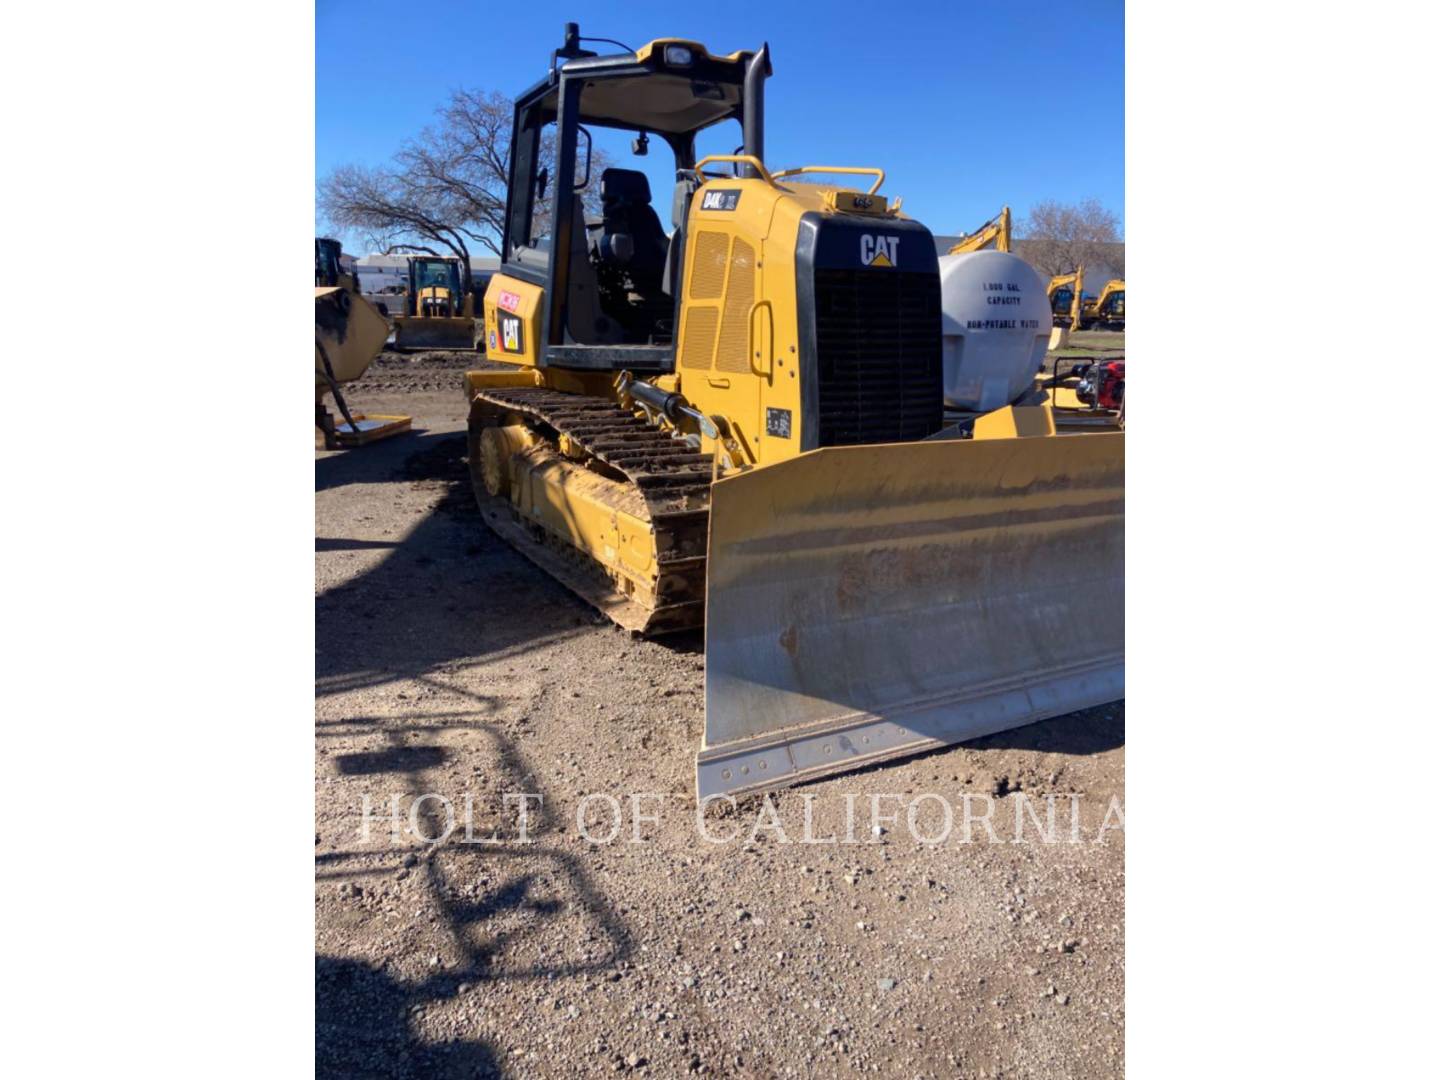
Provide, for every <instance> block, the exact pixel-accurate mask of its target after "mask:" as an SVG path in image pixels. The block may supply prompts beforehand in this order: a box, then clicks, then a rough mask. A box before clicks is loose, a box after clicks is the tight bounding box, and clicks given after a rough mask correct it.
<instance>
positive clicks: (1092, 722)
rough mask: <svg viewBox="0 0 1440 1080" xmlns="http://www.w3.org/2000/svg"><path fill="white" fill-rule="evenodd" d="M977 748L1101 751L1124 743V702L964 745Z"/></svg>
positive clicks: (1056, 718)
mask: <svg viewBox="0 0 1440 1080" xmlns="http://www.w3.org/2000/svg"><path fill="white" fill-rule="evenodd" d="M965 745H966V746H969V747H973V748H974V749H976V750H1036V751H1039V752H1041V753H1045V754H1074V755H1077V756H1081V755H1087V754H1101V753H1104V752H1105V751H1106V750H1114V749H1117V748H1118V747H1121V746H1124V745H1125V702H1123V701H1116V702H1112V703H1110V704H1109V705H1099V706H1097V707H1095V708H1093V709H1082V710H1080V711H1079V712H1073V713H1066V714H1065V715H1064V716H1057V717H1055V719H1053V720H1042V721H1040V722H1039V723H1038V724H1026V725H1025V726H1024V727H1022V728H1014V729H1013V730H1011V731H1001V732H997V733H996V734H994V735H987V736H985V738H983V739H976V740H975V741H974V742H969V743H966V744H965Z"/></svg>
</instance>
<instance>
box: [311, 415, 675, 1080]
mask: <svg viewBox="0 0 1440 1080" xmlns="http://www.w3.org/2000/svg"><path fill="white" fill-rule="evenodd" d="M372 451H376V452H374V453H372ZM464 457H465V436H464V435H463V434H454V433H452V434H445V435H434V434H419V433H417V434H412V435H410V436H402V437H400V438H397V439H395V440H391V441H390V442H389V443H388V444H382V443H377V444H374V445H372V446H370V447H365V448H362V449H361V450H358V451H353V452H351V453H349V454H344V455H334V456H331V457H328V458H322V459H320V460H318V461H317V464H316V488H317V490H321V489H323V488H325V487H334V486H338V485H341V484H365V483H381V482H388V483H396V482H400V483H405V482H408V483H410V484H411V485H413V487H414V489H415V490H418V491H421V492H423V493H424V494H425V495H426V496H427V498H425V499H424V500H423V503H424V505H423V506H417V507H416V515H415V520H414V524H413V527H412V528H411V529H410V530H409V531H408V532H407V533H406V534H405V535H404V536H403V537H402V538H401V539H399V540H398V541H397V542H396V543H395V544H394V546H393V547H392V548H391V549H390V551H389V552H388V553H387V554H384V555H383V557H382V560H381V561H380V562H379V563H378V564H377V565H375V566H374V567H372V568H370V569H369V570H367V571H365V572H364V573H362V574H360V575H358V576H356V577H354V578H352V579H350V580H348V581H346V582H345V583H344V584H342V585H340V586H337V587H336V588H333V589H330V590H327V591H326V592H325V593H323V594H321V595H320V596H318V597H317V598H316V602H315V629H316V660H315V675H316V696H317V697H323V696H325V695H328V694H335V693H342V692H347V691H352V690H356V689H361V688H368V687H377V686H382V685H384V684H386V683H390V682H395V681H398V680H408V681H413V682H415V683H419V684H420V688H421V692H422V693H423V694H425V695H427V696H431V695H433V696H434V697H436V698H440V699H442V700H443V699H455V698H459V699H461V701H460V702H457V703H456V704H457V706H458V707H453V708H449V709H446V710H445V711H440V712H432V711H429V710H425V711H422V712H420V713H417V714H415V715H413V716H405V715H383V714H382V715H354V716H348V717H346V718H345V719H343V720H330V721H326V722H323V723H321V724H319V725H318V726H317V732H318V733H319V734H320V736H321V737H322V738H325V737H328V736H336V737H345V738H349V737H353V736H354V735H356V734H361V733H365V734H369V735H373V736H374V737H376V738H377V739H378V740H380V741H381V742H382V747H381V748H380V749H378V750H370V751H366V752H352V753H346V754H340V755H336V757H335V758H334V759H333V763H334V767H335V769H336V772H337V773H339V774H340V775H345V776H372V775H384V776H386V778H387V781H386V782H387V784H388V785H390V786H389V787H388V789H387V790H388V791H391V792H393V791H403V792H405V794H406V805H410V804H411V801H412V800H414V799H416V798H417V797H418V796H419V795H421V794H423V793H426V792H428V791H431V790H433V788H432V783H431V782H432V780H433V776H430V775H427V771H428V770H432V769H437V768H443V767H445V766H447V765H448V764H449V761H448V754H449V751H447V750H446V749H445V748H444V747H442V746H440V745H434V744H432V743H431V742H430V741H429V740H426V741H425V742H422V743H421V744H419V745H415V744H413V743H408V742H407V740H408V739H410V738H412V737H414V736H417V735H419V736H420V737H421V738H423V737H424V736H423V732H424V731H429V732H432V733H433V732H435V731H437V730H441V729H451V730H454V729H461V730H463V731H464V732H466V733H468V736H481V737H483V742H482V743H479V744H476V746H475V750H474V751H473V752H474V753H476V754H479V755H483V760H484V761H485V763H486V774H487V775H486V784H485V786H486V788H488V789H489V790H491V791H495V792H505V791H509V792H535V793H537V794H540V795H542V797H543V796H545V793H544V792H543V791H542V790H539V788H538V784H537V782H536V780H535V775H534V770H533V768H532V766H531V764H530V763H529V762H528V761H527V760H526V757H525V754H524V752H523V751H522V749H521V748H520V746H519V745H517V744H516V742H515V741H513V740H512V739H510V738H509V737H508V736H507V735H506V733H505V732H504V731H502V730H501V729H500V727H499V726H498V725H496V724H494V723H492V722H490V719H489V718H490V717H491V716H492V715H493V714H494V713H495V712H496V711H497V710H498V709H499V708H500V707H501V705H502V699H501V698H499V697H496V696H493V695H490V694H487V693H481V692H478V691H477V690H475V689H473V688H472V687H471V686H469V685H467V681H466V680H465V678H464V676H463V669H464V668H465V667H466V666H467V664H468V663H469V662H471V661H473V660H474V659H476V658H482V657H483V658H484V659H486V660H487V661H492V662H493V661H495V660H496V659H504V660H511V659H516V660H517V661H518V662H520V663H524V662H525V656H526V654H527V653H529V652H531V651H533V650H535V649H537V648H542V647H545V646H547V645H550V644H553V643H555V642H557V641H563V640H565V639H567V638H569V637H573V636H575V635H577V634H580V633H587V632H590V630H591V628H592V627H593V626H595V625H597V624H599V623H603V622H604V620H603V618H602V617H601V616H599V615H598V614H597V613H595V612H593V611H592V610H591V609H590V607H589V606H588V605H586V604H584V603H583V602H582V601H580V600H579V599H578V598H576V597H574V596H573V595H572V594H571V593H569V592H568V591H567V590H565V589H564V588H563V587H562V586H560V585H559V584H557V583H556V582H554V581H553V580H551V578H550V577H549V576H548V575H546V574H545V573H543V572H542V571H541V570H539V569H538V568H536V567H535V566H534V565H533V564H531V563H530V562H529V561H527V560H526V559H525V558H524V557H523V556H521V555H519V554H518V553H516V552H514V551H512V550H511V549H510V548H509V547H508V546H507V545H506V544H505V543H504V542H503V541H501V540H500V539H499V538H498V537H496V536H495V535H494V534H493V533H491V532H490V530H489V529H488V528H487V527H486V526H485V524H484V522H483V520H482V519H481V517H480V514H479V511H478V509H477V508H476V507H475V504H474V496H473V494H472V492H471V490H470V480H469V473H468V469H467V466H466V463H465V460H464ZM420 501H421V500H414V499H405V500H404V502H406V503H410V502H420ZM403 510H404V507H403V506H402V507H401V512H402V513H403ZM332 518H333V515H332ZM329 529H330V530H331V531H332V532H343V531H344V530H343V528H337V527H336V526H335V525H333V524H332V525H330V526H329ZM373 546H375V545H374V544H373V543H367V542H359V543H357V542H354V541H347V540H345V539H344V538H327V539H325V540H323V541H317V545H316V549H317V551H321V552H324V551H345V550H348V549H350V548H364V547H373ZM674 645H675V646H676V647H677V648H678V649H679V650H680V651H682V652H683V651H699V648H700V645H699V637H698V634H697V635H687V636H685V637H683V638H681V639H677V640H676V641H675V642H674ZM433 737H434V736H433V734H432V739H433ZM554 805H555V804H554V802H553V800H552V799H551V798H549V797H544V801H543V802H542V803H541V804H540V805H539V806H538V807H534V806H532V807H531V812H530V830H529V832H530V840H531V842H530V843H528V844H511V843H496V844H474V845H472V844H465V843H460V842H457V839H453V838H452V839H450V840H448V841H447V842H444V843H441V844H438V845H434V846H429V847H426V846H423V845H421V846H416V845H415V844H413V843H411V844H409V845H408V846H405V847H401V848H398V849H396V850H394V852H393V858H391V857H389V856H386V857H385V858H384V861H383V865H378V866H377V864H376V861H375V851H374V849H373V848H371V849H369V850H355V851H344V850H342V851H335V852H329V853H325V854H322V855H320V856H318V857H317V860H316V863H317V865H316V869H317V873H316V878H317V880H319V881H334V882H335V883H336V885H334V886H331V887H337V886H338V884H339V883H341V882H359V883H361V884H365V885H366V886H367V887H368V884H367V882H368V880H370V879H373V878H374V877H375V875H377V874H379V875H382V876H386V877H388V876H391V875H397V874H401V873H413V874H415V875H416V878H417V879H418V881H419V882H420V883H422V884H423V887H424V894H425V896H426V898H427V900H428V902H429V904H430V905H431V906H432V909H433V910H436V911H437V914H438V922H439V924H440V925H442V926H444V927H445V929H446V937H447V938H448V940H449V941H450V942H451V945H452V948H453V950H455V951H457V952H458V954H459V955H458V958H457V957H455V956H454V955H453V953H452V957H451V963H450V964H449V966H447V967H445V968H444V969H443V970H442V971H439V972H436V973H434V974H431V975H429V976H428V977H425V978H423V979H418V980H414V981H410V980H406V981H402V980H400V979H398V978H397V977H395V976H394V975H393V974H392V973H390V972H387V971H384V970H380V969H377V968H375V967H372V966H370V965H369V964H366V963H361V962H358V961H355V960H352V959H347V958H342V957H335V956H317V958H316V1051H315V1052H316V1073H317V1075H319V1076H324V1077H342V1076H344V1077H365V1076H375V1077H380V1076H385V1077H412V1076H413V1077H448V1076H452V1075H454V1076H467V1077H469V1076H475V1077H485V1076H498V1075H500V1073H501V1070H500V1067H499V1064H498V1059H497V1055H496V1052H495V1050H494V1049H493V1048H492V1047H489V1046H487V1045H485V1044H484V1043H482V1042H458V1043H440V1042H431V1041H428V1040H429V1039H432V1038H434V1036H433V1035H431V1034H430V1033H428V1032H424V1033H423V1034H422V1031H421V1027H422V1025H419V1024H417V1017H419V1016H420V1015H421V1014H420V1013H417V1012H416V1011H415V1010H416V1009H417V1007H419V1009H421V1010H422V1011H423V1009H424V1008H426V1007H429V1006H435V1005H444V1004H446V1003H449V1002H452V1001H454V1000H456V999H458V998H460V997H461V995H462V987H465V988H466V991H468V990H469V988H470V987H476V986H480V985H482V984H485V983H493V982H499V981H504V980H522V981H525V980H545V981H548V980H551V979H557V978H565V977H570V976H578V975H585V974H599V973H602V972H607V971H611V970H613V969H615V968H616V967H617V966H618V965H620V964H621V963H622V962H623V961H625V960H626V958H627V957H628V956H629V955H630V953H631V951H632V941H631V938H630V934H629V932H628V930H627V928H626V926H625V924H624V922H623V920H622V918H621V916H620V915H619V914H618V912H617V911H616V910H615V907H614V906H613V905H612V904H611V902H610V900H609V898H608V897H606V896H605V895H604V894H603V892H601V891H600V890H599V889H598V888H597V887H596V885H595V883H594V882H593V881H592V879H591V877H590V875H589V873H588V871H587V869H586V868H585V867H584V866H583V865H582V863H581V861H580V860H579V859H578V858H577V857H576V856H575V855H574V854H573V853H571V852H570V851H568V850H566V849H565V848H564V847H563V846H562V845H558V844H556V845H551V844H548V843H547V842H546V841H547V839H548V838H549V836H550V834H552V833H554V832H556V831H557V830H558V829H559V823H558V822H557V821H556V820H555V819H554V815H555V813H556V812H557V811H556V810H555V809H554ZM439 813H440V811H439V808H438V807H437V806H436V805H434V804H433V803H427V804H426V805H425V807H424V810H423V811H422V815H423V817H424V819H425V820H424V823H423V826H422V828H423V831H424V833H425V835H428V836H438V835H441V834H442V833H443V832H444V822H443V821H442V820H441V819H440V817H439ZM491 821H492V822H495V823H498V825H499V827H500V832H501V835H502V836H505V835H507V834H508V833H510V832H511V831H512V826H513V817H505V816H503V815H501V816H498V817H492V819H491ZM487 827H488V825H487ZM554 920H562V923H561V925H564V926H566V927H570V926H572V925H573V926H574V927H575V933H574V934H573V935H571V937H572V938H573V948H571V949H567V950H566V951H565V952H564V953H563V954H561V955H553V954H552V955H549V956H534V955H533V954H532V953H531V952H530V951H529V949H528V948H526V947H525V946H527V945H528V943H529V940H530V939H531V938H533V937H534V936H535V935H536V934H538V933H539V931H540V930H541V928H542V927H545V926H547V925H553V921H554Z"/></svg>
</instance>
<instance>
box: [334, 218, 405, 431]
mask: <svg viewBox="0 0 1440 1080" xmlns="http://www.w3.org/2000/svg"><path fill="white" fill-rule="evenodd" d="M389 335H390V326H389V324H388V323H387V322H386V321H385V316H383V315H381V314H380V311H379V310H378V309H377V308H376V307H375V305H373V304H372V303H370V301H368V300H366V299H365V297H363V296H361V295H360V285H359V282H358V281H357V280H356V278H355V275H354V274H347V273H345V272H344V270H343V269H342V267H341V265H340V242H339V241H338V240H330V239H326V238H322V237H318V236H317V237H316V238H315V427H316V430H317V431H318V432H319V433H320V435H321V437H322V438H323V440H324V444H325V449H327V450H338V449H339V448H340V447H342V446H359V445H361V444H362V443H367V442H373V441H374V440H376V439H381V438H384V437H385V436H387V435H395V434H398V433H399V432H401V431H404V430H406V429H407V428H409V426H410V417H408V416H374V415H372V416H366V415H364V414H360V413H352V412H351V411H350V406H349V405H348V404H347V403H346V401H345V395H344V394H343V393H342V391H341V389H340V388H341V387H342V386H344V385H345V384H346V383H350V382H354V381H355V380H356V379H358V378H360V376H361V375H364V374H365V371H366V369H367V368H369V366H370V364H371V362H372V361H374V359H375V357H377V356H379V355H380V352H381V350H383V349H384V348H385V339H386V338H387V337H389ZM327 395H329V396H330V397H331V398H333V399H334V401H335V406H336V408H338V409H339V410H340V415H341V416H343V417H344V423H342V424H336V423H335V418H334V417H333V416H331V415H330V410H329V409H328V408H327V407H326V405H325V398H326V396H327Z"/></svg>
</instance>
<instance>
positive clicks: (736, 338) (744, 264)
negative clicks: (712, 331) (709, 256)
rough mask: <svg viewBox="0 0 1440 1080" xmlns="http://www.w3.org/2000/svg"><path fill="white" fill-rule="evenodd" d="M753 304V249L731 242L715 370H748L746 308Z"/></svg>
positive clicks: (748, 318)
mask: <svg viewBox="0 0 1440 1080" xmlns="http://www.w3.org/2000/svg"><path fill="white" fill-rule="evenodd" d="M754 303H755V249H754V248H753V247H751V246H750V245H749V244H747V243H746V242H745V241H744V240H741V239H740V238H739V237H738V236H737V237H736V238H735V249H734V253H733V254H732V255H731V256H730V291H729V292H727V293H726V294H725V321H724V322H722V323H721V324H720V341H719V343H718V344H717V345H716V347H715V370H716V371H734V372H742V371H749V370H750V357H749V356H748V355H747V350H748V349H749V348H750V306H751V305H752V304H754Z"/></svg>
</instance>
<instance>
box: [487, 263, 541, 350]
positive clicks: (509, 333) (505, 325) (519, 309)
mask: <svg viewBox="0 0 1440 1080" xmlns="http://www.w3.org/2000/svg"><path fill="white" fill-rule="evenodd" d="M544 298H545V290H544V289H542V288H541V287H540V286H538V285H532V284H530V283H529V282H528V281H521V280H520V279H519V278H514V277H510V276H509V275H508V274H496V275H495V276H494V277H493V278H491V279H490V285H489V287H488V288H486V290H485V355H486V357H487V358H489V359H491V360H499V361H501V362H502V363H506V364H521V365H524V366H525V367H539V366H540V308H541V306H542V304H541V302H542V301H543V300H544Z"/></svg>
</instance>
